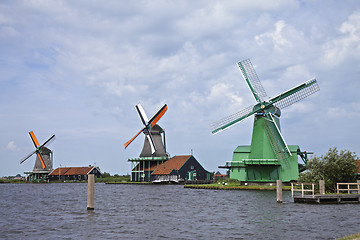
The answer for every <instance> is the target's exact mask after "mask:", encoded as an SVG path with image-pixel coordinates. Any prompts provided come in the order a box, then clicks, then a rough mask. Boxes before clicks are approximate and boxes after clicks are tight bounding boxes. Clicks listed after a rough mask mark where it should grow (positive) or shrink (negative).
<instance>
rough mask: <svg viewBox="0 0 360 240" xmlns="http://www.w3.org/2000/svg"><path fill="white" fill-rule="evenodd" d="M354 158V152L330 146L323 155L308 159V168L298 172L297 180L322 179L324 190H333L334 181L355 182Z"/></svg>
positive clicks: (334, 187) (316, 180)
mask: <svg viewBox="0 0 360 240" xmlns="http://www.w3.org/2000/svg"><path fill="white" fill-rule="evenodd" d="M356 160H357V157H356V155H355V153H353V152H350V151H349V150H340V151H339V150H338V149H337V148H336V147H334V148H330V149H329V151H328V152H327V153H326V154H325V155H324V156H321V157H316V156H315V157H313V158H311V159H310V160H309V162H308V164H307V169H308V170H306V171H305V172H303V173H301V174H300V177H299V182H313V183H318V182H319V180H321V179H324V180H325V188H326V190H327V191H330V192H335V191H336V183H351V182H356V172H357V166H356Z"/></svg>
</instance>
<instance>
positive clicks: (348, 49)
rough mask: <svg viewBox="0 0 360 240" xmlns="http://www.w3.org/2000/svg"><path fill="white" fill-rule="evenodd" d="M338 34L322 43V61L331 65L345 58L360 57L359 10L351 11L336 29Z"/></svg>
mask: <svg viewBox="0 0 360 240" xmlns="http://www.w3.org/2000/svg"><path fill="white" fill-rule="evenodd" d="M338 31H339V33H340V35H339V36H338V37H336V38H335V39H332V40H331V41H329V42H327V43H326V44H325V45H324V56H323V61H324V63H325V64H326V65H328V66H330V67H333V66H336V65H338V64H340V63H341V62H343V61H344V60H345V59H347V58H350V59H357V60H359V59H360V11H356V12H354V13H352V14H351V15H350V16H349V17H348V19H347V21H345V22H343V23H342V24H341V26H340V28H339V29H338Z"/></svg>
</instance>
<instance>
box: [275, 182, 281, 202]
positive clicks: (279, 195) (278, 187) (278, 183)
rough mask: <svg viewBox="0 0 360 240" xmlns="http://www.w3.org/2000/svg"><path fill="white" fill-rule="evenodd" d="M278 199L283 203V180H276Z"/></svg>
mask: <svg viewBox="0 0 360 240" xmlns="http://www.w3.org/2000/svg"><path fill="white" fill-rule="evenodd" d="M276 201H277V202H278V203H282V181H281V180H276Z"/></svg>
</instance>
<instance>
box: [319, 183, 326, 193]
mask: <svg viewBox="0 0 360 240" xmlns="http://www.w3.org/2000/svg"><path fill="white" fill-rule="evenodd" d="M319 192H320V194H322V195H324V194H325V180H323V179H322V180H320V181H319Z"/></svg>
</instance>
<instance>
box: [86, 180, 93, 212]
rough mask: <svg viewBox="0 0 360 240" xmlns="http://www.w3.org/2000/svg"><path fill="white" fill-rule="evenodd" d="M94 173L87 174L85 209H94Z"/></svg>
mask: <svg viewBox="0 0 360 240" xmlns="http://www.w3.org/2000/svg"><path fill="white" fill-rule="evenodd" d="M94 193H95V175H94V174H89V175H88V193H87V210H94V195H95V194H94Z"/></svg>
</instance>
